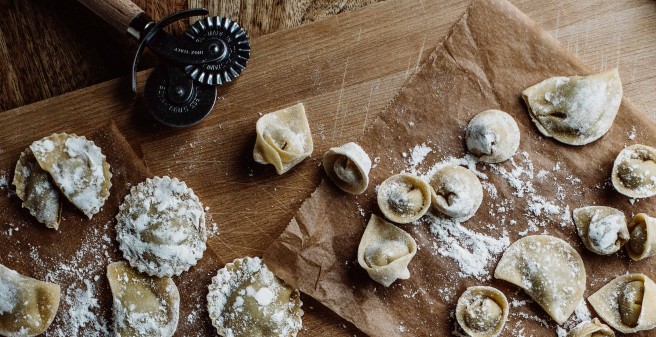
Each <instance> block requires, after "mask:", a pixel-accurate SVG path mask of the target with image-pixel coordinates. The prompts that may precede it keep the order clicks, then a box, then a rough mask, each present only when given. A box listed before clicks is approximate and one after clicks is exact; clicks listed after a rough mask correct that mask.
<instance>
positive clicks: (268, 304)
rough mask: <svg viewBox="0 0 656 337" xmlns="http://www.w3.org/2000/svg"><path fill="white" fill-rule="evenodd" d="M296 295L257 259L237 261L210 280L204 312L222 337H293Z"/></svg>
mask: <svg viewBox="0 0 656 337" xmlns="http://www.w3.org/2000/svg"><path fill="white" fill-rule="evenodd" d="M302 304H303V303H302V302H301V300H300V294H299V291H298V290H296V289H293V288H292V287H290V286H289V285H287V284H285V283H284V282H283V281H282V280H281V279H279V278H278V277H276V276H275V275H273V273H272V272H271V271H270V270H269V268H267V266H266V265H265V264H264V263H263V262H262V260H260V258H257V257H255V258H250V257H245V258H240V259H236V260H234V261H233V262H231V263H228V264H226V266H225V267H223V268H221V269H220V270H219V271H218V273H217V275H216V276H215V277H213V278H212V284H211V285H210V286H209V293H208V295H207V309H208V311H209V314H210V319H211V320H212V324H213V325H214V327H215V328H216V330H217V332H218V333H219V335H221V336H224V337H268V336H279V337H293V336H296V334H297V333H298V331H299V330H300V329H301V327H302V325H303V323H302V320H301V317H302V316H303V310H301V305H302Z"/></svg>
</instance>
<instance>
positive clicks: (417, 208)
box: [377, 173, 431, 223]
mask: <svg viewBox="0 0 656 337" xmlns="http://www.w3.org/2000/svg"><path fill="white" fill-rule="evenodd" d="M377 200H378V207H379V208H380V211H381V212H383V215H385V217H386V218H387V219H389V220H391V221H394V222H397V223H409V222H413V221H415V220H418V219H419V218H421V217H422V216H423V215H424V214H426V212H427V211H428V207H430V203H431V188H430V186H429V185H428V184H427V183H426V182H425V181H423V180H421V178H419V177H417V176H414V175H411V174H405V173H401V174H397V175H394V176H391V177H389V178H387V179H386V180H385V181H383V182H382V183H381V184H380V186H378V197H377Z"/></svg>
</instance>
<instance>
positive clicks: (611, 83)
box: [522, 69, 622, 145]
mask: <svg viewBox="0 0 656 337" xmlns="http://www.w3.org/2000/svg"><path fill="white" fill-rule="evenodd" d="M522 97H523V98H524V101H525V102H526V105H527V106H528V110H529V115H530V116H531V119H532V120H533V123H534V124H535V126H536V127H537V128H538V130H539V131H540V132H541V133H542V134H543V135H545V136H547V137H553V138H554V139H556V140H558V141H560V142H563V143H565V144H570V145H585V144H588V143H592V142H594V141H595V140H597V139H599V138H601V136H603V135H604V134H606V132H608V130H609V129H610V127H611V126H612V125H613V121H614V120H615V116H616V115H617V110H618V109H619V107H620V102H621V101H622V82H621V81H620V75H619V73H618V71H617V69H613V70H609V71H606V72H603V73H599V74H595V75H590V76H571V77H552V78H549V79H546V80H544V81H542V82H540V83H538V84H536V85H534V86H532V87H529V88H527V89H525V90H524V91H522Z"/></svg>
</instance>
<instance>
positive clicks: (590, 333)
mask: <svg viewBox="0 0 656 337" xmlns="http://www.w3.org/2000/svg"><path fill="white" fill-rule="evenodd" d="M567 337H615V332H613V330H611V328H609V327H608V325H606V324H604V323H601V322H600V321H599V318H595V319H593V320H592V321H583V322H581V323H579V324H578V325H577V326H575V327H574V329H572V330H570V332H569V333H568V334H567Z"/></svg>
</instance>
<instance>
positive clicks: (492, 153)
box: [465, 110, 520, 163]
mask: <svg viewBox="0 0 656 337" xmlns="http://www.w3.org/2000/svg"><path fill="white" fill-rule="evenodd" d="M519 138H520V132H519V127H518V126H517V122H515V119H514V118H512V116H510V115H509V114H508V113H506V112H503V111H501V110H486V111H483V112H480V113H478V114H477V115H476V116H474V118H472V119H471V120H470V121H469V124H468V125H467V128H466V129H465V142H466V144H467V149H468V150H469V152H471V153H472V154H473V155H474V156H475V157H476V158H478V160H479V161H482V162H485V163H500V162H502V161H506V160H508V159H510V158H511V157H512V156H513V155H514V154H515V152H517V149H518V148H519Z"/></svg>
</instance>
